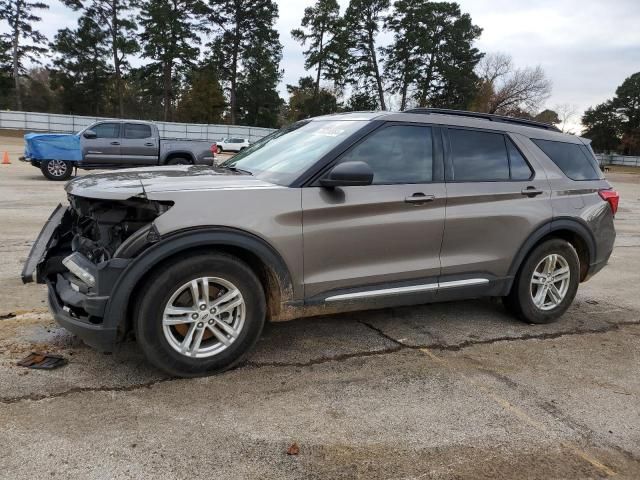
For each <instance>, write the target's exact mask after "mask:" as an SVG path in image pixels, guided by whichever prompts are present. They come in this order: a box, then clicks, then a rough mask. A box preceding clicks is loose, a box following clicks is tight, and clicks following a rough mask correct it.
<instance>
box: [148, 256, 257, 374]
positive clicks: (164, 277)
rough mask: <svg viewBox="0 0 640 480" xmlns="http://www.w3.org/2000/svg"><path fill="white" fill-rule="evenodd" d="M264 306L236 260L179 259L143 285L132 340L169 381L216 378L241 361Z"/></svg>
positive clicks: (252, 277) (243, 266)
mask: <svg viewBox="0 0 640 480" xmlns="http://www.w3.org/2000/svg"><path fill="white" fill-rule="evenodd" d="M265 304H266V302H265V296H264V291H263V289H262V285H261V284H260V282H259V280H258V279H257V278H256V276H255V274H254V273H253V271H252V270H251V269H250V268H249V267H248V266H247V265H246V264H245V263H243V262H242V261H240V260H239V259H237V258H236V257H233V256H230V255H226V254H222V253H212V254H209V255H197V256H192V257H183V258H181V259H178V260H176V261H174V262H173V263H171V264H169V265H166V266H163V268H162V269H159V270H158V271H157V272H156V273H155V274H153V275H152V276H151V277H150V278H149V279H148V281H147V284H146V286H145V288H144V290H143V293H142V295H141V298H140V302H139V308H138V311H137V316H136V317H137V318H136V319H135V333H136V339H137V341H138V343H139V345H140V347H141V348H142V350H143V351H144V353H145V355H146V356H147V358H148V359H149V361H150V362H151V363H152V364H154V365H155V366H156V367H158V368H159V369H161V370H163V371H165V372H166V373H168V374H170V375H174V376H179V377H195V376H200V375H207V374H211V373H216V372H220V371H223V370H226V369H228V368H231V367H232V366H234V365H235V364H237V363H238V362H239V361H241V360H242V359H243V358H244V356H245V355H246V354H247V353H248V352H249V351H250V350H251V348H252V347H253V345H254V344H255V342H256V341H257V340H258V338H259V336H260V333H261V332H262V327H263V326H264V322H265V312H266V306H265Z"/></svg>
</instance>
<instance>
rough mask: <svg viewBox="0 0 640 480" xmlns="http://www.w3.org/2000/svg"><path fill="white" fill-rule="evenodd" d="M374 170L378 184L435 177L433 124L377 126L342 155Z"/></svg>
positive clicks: (414, 181) (343, 157)
mask: <svg viewBox="0 0 640 480" xmlns="http://www.w3.org/2000/svg"><path fill="white" fill-rule="evenodd" d="M354 161H360V162H365V163H367V164H369V166H370V167H371V169H372V170H373V183H374V184H376V185H385V184H387V185H388V184H398V183H428V182H431V181H433V141H432V138H431V127H419V126H409V125H393V126H389V127H385V128H382V129H379V130H376V131H375V132H373V133H372V134H371V135H369V136H368V137H366V138H365V139H364V140H363V141H362V142H360V143H359V144H358V145H356V146H355V147H354V148H352V149H351V150H349V151H348V152H347V153H345V154H344V155H343V156H342V157H341V158H340V163H342V162H354Z"/></svg>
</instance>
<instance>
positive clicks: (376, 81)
mask: <svg viewBox="0 0 640 480" xmlns="http://www.w3.org/2000/svg"><path fill="white" fill-rule="evenodd" d="M388 8H389V0H351V1H350V2H349V6H348V7H347V10H346V12H345V15H344V22H345V37H344V40H343V41H346V42H347V44H348V52H349V56H350V59H349V60H348V61H349V63H350V68H349V72H350V74H349V76H350V83H352V84H353V85H355V86H356V90H357V91H358V92H359V93H358V95H367V96H370V95H371V92H373V91H375V93H376V95H377V101H378V106H379V107H380V108H381V109H382V110H386V109H387V107H386V103H385V100H384V85H383V81H382V74H381V72H380V65H379V59H378V49H377V48H376V38H377V36H378V33H379V32H380V24H381V22H382V20H383V15H384V13H385V12H386V10H388Z"/></svg>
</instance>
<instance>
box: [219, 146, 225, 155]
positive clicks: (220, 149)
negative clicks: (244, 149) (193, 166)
mask: <svg viewBox="0 0 640 480" xmlns="http://www.w3.org/2000/svg"><path fill="white" fill-rule="evenodd" d="M222 152H224V149H223V148H222V147H221V146H220V145H218V153H222Z"/></svg>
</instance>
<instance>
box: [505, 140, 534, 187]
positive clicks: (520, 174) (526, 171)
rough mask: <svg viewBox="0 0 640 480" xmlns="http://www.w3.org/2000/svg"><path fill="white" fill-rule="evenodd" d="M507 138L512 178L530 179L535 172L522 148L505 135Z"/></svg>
mask: <svg viewBox="0 0 640 480" xmlns="http://www.w3.org/2000/svg"><path fill="white" fill-rule="evenodd" d="M505 140H506V142H507V150H508V151H509V169H510V171H511V180H529V179H530V178H531V175H532V174H533V172H532V171H531V167H530V166H529V164H528V163H527V161H526V160H525V159H524V157H523V156H522V154H521V153H520V150H518V148H517V147H516V146H515V145H514V144H513V141H512V140H511V139H510V138H507V137H505Z"/></svg>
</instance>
